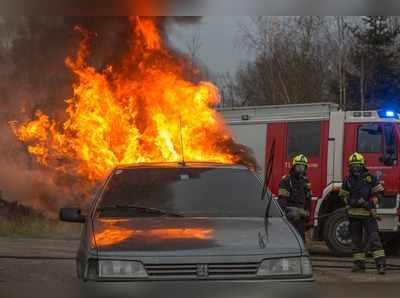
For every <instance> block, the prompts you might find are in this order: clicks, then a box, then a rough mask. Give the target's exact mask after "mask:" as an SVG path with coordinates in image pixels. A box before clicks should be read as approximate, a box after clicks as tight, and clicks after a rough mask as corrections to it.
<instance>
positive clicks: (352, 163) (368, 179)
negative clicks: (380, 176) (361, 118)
mask: <svg viewBox="0 0 400 298" xmlns="http://www.w3.org/2000/svg"><path fill="white" fill-rule="evenodd" d="M349 173H350V174H349V176H348V177H346V178H345V179H344V180H343V183H342V188H341V190H340V194H339V196H340V197H341V198H342V199H343V200H344V202H345V204H346V206H347V213H348V216H349V223H350V226H349V227H350V234H351V240H352V246H353V247H352V249H353V262H354V265H353V269H352V271H353V272H363V271H365V260H366V255H365V254H366V252H372V254H373V257H374V259H375V263H376V268H377V270H378V273H379V274H385V251H384V250H383V247H382V243H381V240H380V238H379V233H378V223H377V219H378V217H377V216H376V208H377V205H378V202H379V199H380V197H381V196H382V194H383V186H382V184H380V182H379V181H378V180H377V178H376V177H375V176H373V175H371V174H370V173H369V172H368V170H367V169H366V167H365V161H364V157H363V156H362V155H361V154H359V153H357V152H356V153H353V154H352V155H351V156H350V157H349ZM363 235H365V236H364V238H365V239H363Z"/></svg>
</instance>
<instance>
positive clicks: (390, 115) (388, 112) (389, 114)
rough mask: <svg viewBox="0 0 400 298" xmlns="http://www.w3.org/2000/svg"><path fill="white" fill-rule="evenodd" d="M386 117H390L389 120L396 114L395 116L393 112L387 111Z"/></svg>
mask: <svg viewBox="0 0 400 298" xmlns="http://www.w3.org/2000/svg"><path fill="white" fill-rule="evenodd" d="M385 115H386V117H388V118H393V117H394V115H395V114H394V112H393V111H386V113H385Z"/></svg>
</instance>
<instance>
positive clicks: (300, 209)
mask: <svg viewBox="0 0 400 298" xmlns="http://www.w3.org/2000/svg"><path fill="white" fill-rule="evenodd" d="M299 213H300V217H301V218H307V217H309V216H310V212H308V211H307V210H305V209H303V208H299Z"/></svg>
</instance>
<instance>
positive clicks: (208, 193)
mask: <svg viewBox="0 0 400 298" xmlns="http://www.w3.org/2000/svg"><path fill="white" fill-rule="evenodd" d="M261 192H262V185H261V183H260V181H259V179H258V178H257V177H256V176H255V175H254V174H253V173H252V172H251V171H249V170H242V169H231V168H230V169H227V168H140V169H126V170H117V171H116V172H114V174H113V175H112V177H111V178H110V180H109V182H108V184H107V185H106V186H105V189H104V192H103V195H102V197H101V199H100V202H99V204H98V206H97V208H98V209H99V208H100V209H108V211H107V215H108V216H109V215H110V207H112V206H117V205H118V206H128V205H131V206H142V207H143V206H144V207H149V208H157V209H161V210H163V211H167V212H169V213H174V214H180V215H183V216H215V217H263V216H264V213H265V210H266V202H267V200H261ZM111 209H112V208H111ZM119 209H121V210H118V209H116V210H115V214H116V216H118V215H121V214H124V216H127V215H129V211H127V210H124V209H123V208H119ZM122 210H124V211H122ZM139 211H140V210H139ZM138 215H140V214H138V211H137V210H134V209H133V210H132V216H138ZM270 216H281V213H280V211H279V209H278V208H277V207H276V205H275V203H274V204H272V206H271V209H270Z"/></svg>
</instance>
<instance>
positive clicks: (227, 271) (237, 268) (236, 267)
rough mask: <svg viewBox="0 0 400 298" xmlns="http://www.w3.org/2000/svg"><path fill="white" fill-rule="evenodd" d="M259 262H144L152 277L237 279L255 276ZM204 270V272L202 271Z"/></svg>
mask: <svg viewBox="0 0 400 298" xmlns="http://www.w3.org/2000/svg"><path fill="white" fill-rule="evenodd" d="M258 266H259V263H210V264H145V268H146V271H147V274H148V275H149V277H150V278H154V279H239V278H252V277H256V275H257V270H258ZM204 271H206V273H204Z"/></svg>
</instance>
